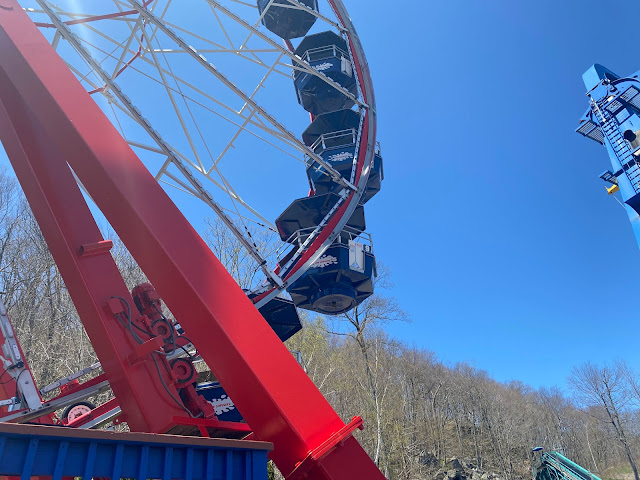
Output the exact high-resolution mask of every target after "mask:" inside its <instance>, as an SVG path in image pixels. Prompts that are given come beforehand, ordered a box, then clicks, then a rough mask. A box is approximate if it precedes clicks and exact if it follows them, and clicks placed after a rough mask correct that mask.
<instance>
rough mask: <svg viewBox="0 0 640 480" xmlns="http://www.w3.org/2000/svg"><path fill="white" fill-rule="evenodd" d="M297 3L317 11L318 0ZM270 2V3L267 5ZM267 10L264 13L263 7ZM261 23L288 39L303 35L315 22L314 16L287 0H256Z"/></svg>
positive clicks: (303, 0) (304, 0) (299, 0)
mask: <svg viewBox="0 0 640 480" xmlns="http://www.w3.org/2000/svg"><path fill="white" fill-rule="evenodd" d="M298 2H299V3H301V4H303V5H305V6H307V7H309V8H310V9H312V10H315V11H316V12H317V11H318V0H298ZM269 4H271V5H269ZM267 7H269V8H268V10H267V11H266V13H265V9H266V8H267ZM258 10H260V15H262V14H263V13H264V15H263V16H262V24H263V25H264V26H265V27H267V28H268V29H269V30H271V31H272V32H273V33H275V34H276V35H278V36H279V37H280V38H283V39H285V40H290V39H292V38H300V37H304V36H305V35H306V34H307V32H308V31H309V30H310V29H311V27H313V24H314V23H315V22H316V18H317V17H316V16H315V15H314V14H312V13H310V12H308V11H305V10H303V9H301V8H298V7H296V6H295V5H294V4H292V3H291V2H288V1H287V0H273V2H272V1H271V0H258Z"/></svg>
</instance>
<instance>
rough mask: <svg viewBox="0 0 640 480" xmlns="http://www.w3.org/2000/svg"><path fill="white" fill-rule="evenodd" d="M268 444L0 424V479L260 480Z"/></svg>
mask: <svg viewBox="0 0 640 480" xmlns="http://www.w3.org/2000/svg"><path fill="white" fill-rule="evenodd" d="M270 447H271V444H267V443H263V442H248V441H242V440H223V439H202V438H193V437H178V436H172V435H152V434H134V433H114V432H107V431H95V430H92V431H85V430H78V429H70V428H63V427H45V426H40V425H38V426H31V425H12V424H3V425H0V475H2V476H8V475H11V476H18V475H19V476H20V478H21V480H28V479H29V478H30V477H33V476H47V477H51V478H52V480H60V479H61V478H62V477H63V476H66V477H82V478H85V479H90V478H92V477H105V478H112V479H114V480H115V479H119V478H135V479H138V480H144V479H147V478H157V479H160V478H161V479H165V480H171V479H173V480H211V479H220V480H232V479H249V480H266V479H267V451H268V450H270Z"/></svg>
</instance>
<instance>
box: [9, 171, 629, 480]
mask: <svg viewBox="0 0 640 480" xmlns="http://www.w3.org/2000/svg"><path fill="white" fill-rule="evenodd" d="M206 229H207V231H206V232H205V234H204V238H205V240H207V242H208V243H209V244H210V246H211V248H212V250H213V251H214V253H216V255H217V256H218V257H219V258H221V260H222V261H223V263H225V265H227V267H228V269H229V271H230V273H232V274H233V275H234V276H235V277H236V279H237V280H238V281H239V283H240V284H241V285H242V286H248V285H250V284H252V282H254V281H255V272H254V271H253V270H252V269H250V268H248V267H247V263H246V258H245V256H244V255H245V254H244V253H243V250H242V248H240V247H239V245H238V244H237V242H236V241H235V240H234V238H233V237H231V236H230V235H229V234H228V233H226V229H224V228H221V226H220V224H219V222H216V221H210V222H207V227H206ZM108 236H109V238H112V239H113V240H115V242H114V243H115V246H114V249H113V251H112V253H113V255H114V258H115V259H116V262H117V263H118V266H119V267H120V270H121V272H122V274H123V277H124V278H125V281H126V283H127V285H128V286H129V287H133V286H134V285H136V284H137V283H140V282H142V281H144V280H145V277H144V275H143V274H142V272H141V271H140V269H139V268H138V266H137V265H136V263H135V261H134V260H133V259H132V258H131V257H130V255H129V254H128V253H127V251H126V249H125V248H124V246H123V245H122V244H121V243H120V242H119V241H117V237H114V236H113V235H111V234H109V235H108ZM253 238H254V241H256V243H257V244H258V245H259V246H260V247H262V246H267V247H268V246H269V245H268V244H269V242H270V239H269V238H268V236H267V237H261V236H260V235H259V234H255V235H254V236H253ZM381 271H382V275H380V277H379V279H378V280H377V282H378V284H377V293H376V294H375V295H374V296H373V297H371V298H370V299H368V300H367V301H365V302H364V303H363V304H362V305H360V306H359V307H358V308H357V309H356V310H354V311H352V312H350V313H348V314H347V315H343V316H340V317H333V318H326V317H323V316H319V315H311V314H308V313H305V312H301V317H302V321H303V324H304V328H303V329H302V331H301V332H299V333H298V334H296V335H295V336H294V337H293V338H292V339H290V340H289V341H288V347H289V348H290V349H291V350H292V351H299V352H301V354H302V355H301V356H302V359H303V360H302V363H303V367H304V368H305V370H306V372H307V373H308V375H309V376H310V377H311V379H312V380H313V381H314V382H315V384H316V385H317V386H318V388H319V389H320V390H321V391H322V393H323V394H324V395H325V397H326V398H327V399H328V400H329V402H331V404H332V405H333V407H334V408H335V410H336V411H337V412H338V414H339V415H340V416H341V417H342V418H343V419H344V420H345V421H349V420H351V418H352V417H354V416H356V415H360V416H362V417H363V418H364V420H365V430H364V431H362V432H357V433H356V436H357V437H358V440H359V441H360V442H361V444H362V445H363V447H364V448H365V449H366V450H367V452H369V454H370V455H371V458H372V459H374V461H375V462H376V463H377V464H378V465H379V466H380V468H381V470H382V472H383V473H384V474H385V475H386V476H387V477H388V478H392V479H407V480H409V479H422V478H431V477H430V475H431V474H432V472H433V471H434V470H435V469H437V468H438V466H440V465H441V464H442V463H443V462H446V461H447V460H448V459H450V458H451V457H458V458H464V459H466V460H468V461H472V462H473V463H474V464H476V465H477V466H478V467H479V468H481V469H483V470H486V471H492V472H496V473H498V474H499V475H500V476H501V477H503V478H504V479H512V478H513V479H515V478H530V473H529V463H528V459H529V452H530V450H531V448H533V447H535V446H542V447H544V448H547V449H560V450H561V451H563V453H564V454H565V455H566V456H568V457H569V458H571V459H572V460H574V461H576V462H577V463H579V464H580V465H582V466H584V467H585V468H587V469H589V470H591V471H593V472H595V473H599V474H600V475H601V476H603V477H604V478H606V477H607V475H608V472H610V471H612V469H615V468H619V467H625V469H627V470H629V471H630V472H632V474H633V475H634V476H635V480H640V479H639V478H638V473H637V467H636V461H637V459H638V458H639V454H640V409H639V406H640V376H639V375H638V372H635V371H633V370H632V369H631V368H629V367H628V366H627V365H626V364H625V363H623V362H616V363H611V364H608V365H593V364H584V365H579V366H576V367H575V368H574V369H573V371H572V373H571V375H570V377H569V379H568V382H567V384H568V386H569V389H568V390H567V391H562V390H560V389H558V388H550V389H547V388H542V389H533V388H531V387H529V386H527V385H525V384H523V383H521V382H518V381H513V382H507V383H500V382H497V381H495V380H493V379H492V378H491V377H490V376H489V375H488V374H487V373H486V372H485V371H483V370H481V369H478V368H476V367H473V366H471V365H469V364H466V363H459V364H457V365H446V364H444V363H443V362H441V361H440V360H439V359H438V358H437V357H436V356H435V355H434V354H433V353H432V352H430V351H428V350H426V349H420V348H416V347H412V346H409V345H407V344H405V343H402V342H399V341H397V340H395V339H393V338H391V337H390V336H389V334H388V333H386V332H385V330H384V327H385V325H386V324H387V323H388V322H392V321H408V320H409V319H408V315H407V314H406V313H405V312H404V311H403V310H402V308H401V307H400V306H399V305H398V304H397V302H396V301H395V300H394V299H393V298H392V297H391V296H389V295H388V292H389V291H390V288H389V287H390V282H389V278H390V276H389V274H388V273H387V272H386V270H385V269H384V268H381ZM0 291H2V299H3V301H4V303H5V304H6V306H7V308H8V310H9V313H10V315H11V320H12V322H13V325H14V328H15V330H16V333H17V335H18V338H19V340H20V342H21V344H22V348H23V350H24V353H25V356H26V358H27V359H28V361H29V364H30V366H31V368H32V370H33V372H34V375H35V377H36V381H37V382H38V385H39V386H44V385H47V384H49V383H51V382H53V381H55V380H57V379H58V378H61V377H64V376H66V375H69V374H70V373H73V372H76V371H78V370H80V369H82V368H85V367H87V366H88V365H90V364H92V363H94V362H95V361H97V358H96V356H95V353H94V352H93V349H92V347H91V343H90V341H89V339H88V338H87V335H86V333H85V332H84V328H83V326H82V322H81V321H80V319H79V318H78V315H77V313H76V311H75V308H74V306H73V303H72V302H71V300H70V297H69V294H68V292H67V290H66V288H65V286H64V282H63V281H62V278H61V276H60V274H59V272H58V270H57V267H56V265H55V262H54V261H53V258H52V257H51V255H50V253H49V250H48V248H47V245H46V242H45V241H44V238H43V236H42V234H41V232H40V230H39V228H38V225H37V223H36V222H35V220H34V218H33V216H32V215H31V212H30V210H29V207H28V204H27V203H26V200H25V199H24V197H23V195H22V193H21V191H20V189H19V187H18V185H17V184H16V182H15V181H14V180H13V178H12V177H11V176H9V175H8V174H7V173H6V172H0ZM415 321H420V319H415ZM311 414H312V413H311Z"/></svg>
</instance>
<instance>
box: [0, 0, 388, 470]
mask: <svg viewBox="0 0 640 480" xmlns="http://www.w3.org/2000/svg"><path fill="white" fill-rule="evenodd" d="M2 5H4V7H0V70H1V71H3V72H4V74H5V75H6V77H7V79H8V80H9V84H10V86H12V87H13V88H14V89H15V90H12V89H11V88H5V86H2V88H0V99H2V100H3V101H4V100H5V99H6V97H8V96H9V97H10V96H12V95H17V96H18V98H20V99H21V100H22V101H23V102H24V104H25V106H27V107H29V108H30V110H31V111H32V112H33V114H34V117H33V120H35V119H37V120H38V121H39V122H40V126H41V127H42V130H43V132H45V133H46V134H47V138H48V139H49V140H50V141H51V143H52V147H55V148H53V149H52V151H56V150H59V152H60V154H61V155H62V158H65V159H66V160H67V161H68V162H69V164H70V165H71V167H72V168H73V170H74V172H75V173H76V174H77V175H78V177H79V178H80V180H81V181H82V183H83V185H84V186H85V188H86V189H87V190H88V191H89V193H90V194H91V196H92V198H93V199H94V201H95V202H96V204H97V205H98V207H99V208H100V209H101V211H102V212H103V213H104V215H105V216H106V218H107V219H108V220H109V222H110V223H111V225H112V226H113V227H114V229H115V230H116V232H118V234H119V236H120V238H121V239H122V240H123V242H124V243H125V245H126V246H127V248H128V249H129V251H130V252H131V253H132V255H133V256H134V258H135V259H136V260H137V262H138V264H139V265H140V266H141V267H142V269H143V271H144V272H145V274H146V275H147V276H148V278H149V279H150V280H151V282H152V283H153V285H154V287H155V288H156V289H157V290H158V292H159V293H160V296H161V297H162V298H163V300H164V301H165V302H166V304H167V306H168V307H169V308H170V309H171V311H172V312H173V313H174V315H175V316H176V318H178V320H179V321H180V324H181V325H182V326H183V327H184V329H185V331H186V332H187V334H188V335H189V336H190V337H191V338H192V339H193V340H194V343H195V345H196V346H197V347H198V351H199V352H200V354H201V355H202V357H203V358H204V360H205V361H206V363H207V364H208V365H209V366H210V367H211V369H212V371H213V372H214V374H215V375H216V377H217V378H218V379H219V380H220V382H221V383H222V385H223V386H224V388H225V390H226V391H227V393H228V394H229V396H230V397H231V398H233V400H234V403H235V404H236V406H237V407H238V410H239V411H240V412H241V413H242V415H243V416H244V418H245V419H246V420H247V422H248V423H249V425H250V426H251V428H252V429H253V431H254V432H255V435H256V437H257V438H259V439H261V440H267V441H271V442H273V443H274V446H275V448H274V451H273V454H272V458H273V459H274V461H275V462H276V464H277V465H278V467H279V468H280V470H281V471H282V472H283V473H284V474H285V475H289V476H290V477H291V478H294V477H295V476H297V473H293V472H294V470H296V468H297V472H301V473H300V476H302V475H307V476H308V478H315V479H353V478H366V479H369V478H372V479H375V478H379V479H382V478H384V477H383V476H382V474H381V473H380V471H379V470H378V469H377V468H376V466H375V465H374V464H373V462H372V461H371V459H370V458H369V457H368V455H367V454H366V452H365V451H364V450H363V449H362V447H361V446H360V445H359V444H358V442H357V441H356V440H355V439H354V438H353V436H352V435H351V432H350V430H349V427H348V426H345V424H344V423H343V422H342V420H341V419H340V418H339V417H338V415H337V414H336V413H335V411H334V410H333V409H332V408H331V406H330V405H329V403H328V402H327V401H326V400H325V399H324V397H323V396H322V394H321V393H320V392H319V391H318V389H317V388H316V387H315V385H314V384H313V382H312V381H311V380H310V379H309V377H308V376H307V375H306V374H305V373H304V371H303V370H302V369H301V368H300V366H299V365H298V363H297V362H296V361H295V359H294V358H293V356H292V355H291V353H290V352H289V351H288V350H287V349H286V347H285V346H284V345H283V344H282V342H281V341H280V340H279V339H278V337H277V335H276V334H275V333H274V332H273V330H272V329H271V328H270V327H269V325H268V324H267V323H266V321H265V320H264V319H263V318H262V316H261V315H260V313H259V312H258V311H257V309H256V308H255V307H254V306H253V304H252V302H251V301H250V300H249V299H248V298H247V296H246V295H245V294H244V292H243V291H242V289H241V288H240V287H239V286H238V285H237V284H236V282H235V281H234V280H233V278H232V277H231V276H230V275H229V274H228V273H227V271H226V270H225V268H224V266H223V265H222V264H221V263H220V262H219V260H218V259H217V258H216V257H215V256H214V255H213V253H212V252H211V250H210V249H209V248H208V247H207V245H206V244H205V243H204V242H203V241H202V239H201V238H200V236H199V235H198V234H197V233H196V232H195V230H194V229H193V227H192V226H191V225H190V224H189V222H188V221H187V220H186V219H185V218H184V216H183V215H182V213H181V212H180V211H179V210H178V209H177V207H176V206H175V205H174V204H173V202H172V201H171V200H170V199H169V197H168V196H167V194H166V193H165V192H164V191H163V190H162V188H161V187H160V185H159V184H158V183H157V182H156V181H155V179H154V178H153V176H152V175H151V174H150V173H149V172H148V170H147V169H146V168H145V167H144V165H143V164H142V162H140V160H139V159H138V158H137V157H136V155H135V153H134V152H133V151H132V150H131V148H130V147H129V145H128V144H127V143H126V141H125V140H124V139H123V138H122V137H121V136H120V135H119V134H118V132H117V130H116V129H115V128H114V126H113V125H112V124H111V123H110V121H109V120H108V119H107V117H106V116H105V115H104V114H103V113H102V111H101V110H100V109H99V107H98V106H97V105H96V103H95V102H93V100H92V99H91V98H90V96H89V95H88V93H87V92H86V91H85V90H84V88H83V87H82V85H81V84H80V82H79V81H78V80H77V79H76V78H75V76H74V75H73V74H72V72H71V71H70V70H69V69H68V68H67V67H66V65H65V64H64V62H63V61H62V60H61V59H60V58H59V57H58V56H57V54H56V53H55V51H54V50H53V48H52V47H51V46H50V45H49V44H48V42H47V41H46V39H45V38H44V37H43V36H42V35H41V34H40V33H39V32H38V30H37V28H36V27H35V25H33V23H32V22H31V20H30V19H29V17H28V16H27V14H26V13H25V12H23V10H22V9H21V8H20V6H19V4H18V3H17V1H16V0H1V1H0V6H2ZM12 120H13V119H12ZM26 160H27V161H31V158H27V159H26ZM52 173H53V172H52ZM64 210H65V209H64V208H63V212H62V214H61V215H62V218H63V219H65V221H66V219H67V218H68V217H69V216H70V215H71V213H70V212H72V211H73V209H71V210H69V211H64ZM43 230H45V229H44V228H43ZM94 241H95V240H94ZM77 280H78V281H79V282H80V283H84V281H85V280H84V279H82V278H78V279H77ZM94 282H96V285H94ZM103 283H106V282H103V281H102V280H101V279H99V278H98V279H96V278H94V279H92V280H91V282H89V283H88V284H90V285H91V288H101V287H102V284H103ZM88 284H87V285H88ZM67 287H68V288H69V289H70V290H72V289H75V288H76V285H75V282H67ZM81 288H82V287H81ZM111 294H112V293H111ZM99 306H100V305H96V307H99ZM82 320H83V322H84V323H85V325H86V326H87V328H89V326H91V324H94V323H95V324H99V325H98V327H97V328H104V324H106V323H108V322H109V320H110V319H106V318H104V316H95V315H93V316H92V315H86V316H85V315H82ZM115 347H116V345H113V348H115ZM153 378H155V377H153ZM154 390H157V385H156V388H155V389H154ZM116 396H118V392H116ZM118 399H119V400H120V397H119V396H118ZM123 410H124V411H125V413H126V414H127V420H128V421H130V420H129V417H130V414H129V412H128V411H127V407H126V405H123ZM354 472H357V473H354Z"/></svg>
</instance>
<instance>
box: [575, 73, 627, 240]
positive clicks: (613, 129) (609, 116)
mask: <svg viewBox="0 0 640 480" xmlns="http://www.w3.org/2000/svg"><path fill="white" fill-rule="evenodd" d="M639 74H640V72H638V73H636V74H634V75H633V76H631V77H622V78H621V77H619V76H618V75H616V74H615V73H613V72H612V71H611V70H609V69H607V68H605V67H603V66H602V65H597V64H596V65H593V66H592V67H591V68H589V70H587V71H586V72H585V73H584V75H583V76H582V78H583V81H584V84H585V87H586V88H587V92H588V94H589V97H590V101H591V105H590V107H589V109H588V110H587V111H586V113H585V114H584V115H583V116H582V117H581V119H580V126H579V127H578V128H577V129H576V131H577V132H578V133H580V134H581V135H584V136H585V137H587V138H589V139H591V140H594V141H596V142H598V143H600V144H602V145H604V146H605V147H606V149H607V153H608V154H609V159H610V161H611V166H612V170H611V171H607V172H605V173H603V174H602V175H601V176H600V177H601V178H602V179H603V180H605V181H606V182H608V183H610V184H614V185H618V187H619V189H620V194H621V196H622V200H623V201H624V203H625V208H626V210H627V215H628V216H629V220H630V221H631V225H632V227H633V230H634V233H635V236H636V240H637V242H638V245H639V246H640V216H639V214H640V162H639V160H638V156H640V81H638V78H637V77H638V75H639Z"/></svg>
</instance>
